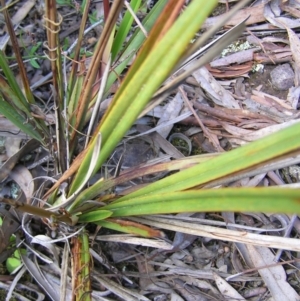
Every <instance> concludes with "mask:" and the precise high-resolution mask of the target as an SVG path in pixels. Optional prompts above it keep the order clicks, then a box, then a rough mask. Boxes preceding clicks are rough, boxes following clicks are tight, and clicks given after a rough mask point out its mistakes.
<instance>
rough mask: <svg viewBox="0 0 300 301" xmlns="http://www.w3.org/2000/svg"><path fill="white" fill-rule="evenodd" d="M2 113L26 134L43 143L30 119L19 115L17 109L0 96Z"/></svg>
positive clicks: (0, 110)
mask: <svg viewBox="0 0 300 301" xmlns="http://www.w3.org/2000/svg"><path fill="white" fill-rule="evenodd" d="M11 96H13V93H12V94H11ZM0 113H1V114H2V115H4V116H5V117H6V118H7V119H8V120H10V121H11V122H12V123H13V124H14V125H16V126H17V127H18V128H19V129H20V130H22V131H23V132H24V133H26V134H27V135H29V136H30V137H32V138H34V139H36V140H38V141H40V142H41V143H43V139H42V137H41V136H40V135H39V133H38V132H37V131H36V129H35V127H34V126H33V125H32V124H31V123H29V122H28V118H25V117H24V116H23V115H22V114H21V113H19V112H18V111H17V110H16V108H15V107H13V106H12V105H11V104H9V103H8V102H7V101H6V100H4V99H3V97H2V95H1V94H0Z"/></svg>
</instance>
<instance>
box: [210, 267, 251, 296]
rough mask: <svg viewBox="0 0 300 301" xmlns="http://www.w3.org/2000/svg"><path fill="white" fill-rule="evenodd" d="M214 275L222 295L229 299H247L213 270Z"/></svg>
mask: <svg viewBox="0 0 300 301" xmlns="http://www.w3.org/2000/svg"><path fill="white" fill-rule="evenodd" d="M213 276H214V279H215V282H216V285H217V287H218V289H219V291H220V292H221V294H222V296H224V297H225V298H226V299H227V300H246V299H244V297H243V296H242V295H240V294H239V293H238V292H237V291H236V290H235V289H234V288H233V287H232V286H231V285H230V284H229V283H228V282H227V281H225V280H224V279H223V278H222V277H220V276H219V275H218V274H217V273H214V272H213Z"/></svg>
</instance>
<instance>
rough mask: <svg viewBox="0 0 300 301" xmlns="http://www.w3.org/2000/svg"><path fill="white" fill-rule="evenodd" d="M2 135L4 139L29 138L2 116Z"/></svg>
mask: <svg viewBox="0 0 300 301" xmlns="http://www.w3.org/2000/svg"><path fill="white" fill-rule="evenodd" d="M0 129H1V131H0V133H1V136H4V137H15V138H17V137H18V138H22V139H25V138H28V136H27V135H26V134H25V133H23V132H21V131H20V129H19V128H18V127H16V126H15V125H14V124H13V123H12V122H10V121H9V120H8V119H6V118H5V117H2V116H0Z"/></svg>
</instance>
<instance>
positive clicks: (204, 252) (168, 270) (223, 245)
mask: <svg viewBox="0 0 300 301" xmlns="http://www.w3.org/2000/svg"><path fill="white" fill-rule="evenodd" d="M220 2H225V1H220ZM229 2H231V1H229ZM252 2H253V3H252V4H254V2H255V4H256V5H257V6H256V7H257V11H256V15H257V16H260V15H261V16H262V17H261V20H260V21H257V23H256V22H255V21H253V22H252V21H251V22H252V23H251V22H249V25H248V28H247V29H248V31H247V32H245V33H244V35H243V36H242V37H241V39H240V40H239V41H237V45H241V44H243V43H245V42H246V41H247V39H248V38H249V36H256V38H255V41H256V42H255V43H254V42H253V41H254V40H253V39H252V40H251V43H250V44H251V45H250V49H253V47H256V50H255V52H254V53H256V54H259V55H261V56H260V57H258V56H257V57H255V55H254V54H252V56H249V58H247V59H243V58H242V53H243V51H246V50H240V49H238V51H234V50H233V48H232V47H231V48H230V53H229V54H227V57H228V55H230V56H231V57H233V61H234V62H233V63H230V62H229V63H227V64H226V63H225V64H224V63H223V65H222V66H219V67H216V66H212V65H210V66H209V65H208V66H206V67H207V69H208V70H209V71H210V72H211V73H206V71H205V70H207V69H205V70H204V71H203V72H201V73H197V72H195V73H194V74H193V76H191V77H190V78H188V79H187V81H186V83H185V84H184V85H183V89H184V91H185V93H186V95H187V96H188V97H189V99H193V100H196V102H198V103H199V104H200V105H205V104H209V105H210V106H211V107H214V109H215V111H214V112H210V113H208V112H206V111H205V109H203V107H201V106H200V105H199V106H198V107H197V106H196V105H195V108H198V109H199V111H198V112H199V116H200V117H201V118H203V123H204V125H205V126H206V127H208V128H209V130H210V131H211V134H212V135H214V136H215V137H217V140H218V143H217V144H213V143H212V142H211V140H210V139H208V138H207V137H205V135H204V134H203V132H202V130H201V129H200V127H199V126H198V124H197V121H195V119H194V118H193V117H189V118H187V119H184V120H181V121H180V122H179V123H176V124H174V125H172V127H171V128H170V130H169V133H168V134H166V135H165V138H168V137H169V136H170V134H174V133H176V134H178V133H180V134H181V135H182V134H184V135H185V136H184V138H183V136H175V138H174V139H173V140H172V139H171V140H170V139H169V142H171V143H172V144H173V145H174V146H175V147H176V148H177V149H178V151H180V152H182V153H184V154H188V153H189V149H188V148H189V143H191V146H192V149H191V150H190V151H191V152H192V154H200V153H214V152H216V151H220V150H221V151H224V150H225V151H226V150H229V149H232V148H235V147H239V146H240V145H242V144H244V143H245V141H244V140H243V138H244V135H245V132H243V131H242V130H245V131H249V132H247V133H254V132H256V131H258V130H260V129H263V128H268V127H269V126H272V125H275V124H284V123H286V122H289V121H290V120H297V119H298V118H299V111H298V109H299V105H298V99H299V91H298V92H297V91H295V90H294V87H295V88H299V86H297V83H298V81H297V78H298V76H299V74H297V70H299V69H297V68H296V67H297V62H294V58H295V55H299V54H297V53H296V52H295V50H294V48H293V47H292V46H293V45H291V40H289V36H288V34H287V33H286V32H285V31H284V30H282V29H279V28H278V27H276V26H271V27H270V18H271V17H270V15H266V11H265V10H264V9H265V7H264V6H265V5H268V4H267V3H266V2H267V1H252ZM271 2H272V5H273V6H272V7H273V8H274V7H275V8H277V9H279V8H280V6H279V5H278V3H279V2H283V1H271ZM74 3H75V4H74ZM74 3H73V2H72V3H70V4H69V5H68V4H67V3H62V5H61V6H60V8H59V11H60V13H61V14H62V15H63V16H64V22H63V24H62V27H61V43H62V45H63V47H65V48H66V49H67V48H68V47H69V46H70V45H71V44H72V43H73V42H74V41H75V39H76V37H77V32H78V28H79V25H80V19H81V14H80V12H79V11H78V10H77V11H76V5H79V4H78V3H76V2H74ZM22 4H24V3H23V2H21V3H19V4H18V6H15V8H14V10H15V11H18V9H20V7H21V5H22ZM231 5H232V3H230V6H231ZM285 6H286V7H292V8H293V9H294V10H289V13H288V10H287V9H285V10H283V9H282V11H281V16H283V17H284V18H287V19H296V18H297V15H296V13H298V18H299V14H300V5H299V3H298V2H297V1H287V3H285ZM254 7H255V6H254ZM77 8H78V7H77ZM248 8H250V5H249V6H248ZM275 8H274V9H275ZM281 8H282V7H281ZM42 10H43V8H42V7H40V5H39V6H38V5H36V6H35V7H34V8H31V9H30V10H29V12H28V14H26V17H25V18H24V20H22V21H21V22H22V23H21V24H22V28H23V34H22V35H19V37H20V40H19V42H20V44H23V45H24V46H25V47H24V49H23V51H24V56H25V54H26V55H27V56H28V58H29V62H28V63H27V65H26V66H27V71H28V76H29V80H30V84H31V85H33V86H34V92H35V96H36V97H38V98H39V99H40V101H41V103H42V104H44V105H45V106H44V110H45V111H47V110H48V109H49V112H51V108H47V105H49V103H48V99H49V96H50V94H51V90H50V88H49V85H48V84H47V80H48V78H47V75H48V74H49V73H50V65H49V62H48V61H47V60H46V59H45V58H44V57H40V56H42V55H43V48H42V45H40V47H38V48H37V49H36V50H35V51H34V50H33V48H34V46H35V45H39V43H40V42H42V41H43V40H44V39H45V32H44V28H43V26H42V17H41V16H42V14H43V12H42ZM224 11H226V6H225V4H219V6H218V8H217V9H216V11H215V12H214V17H215V16H216V17H218V16H220V15H221V14H222V13H223V12H224ZM97 12H98V16H97ZM91 14H92V16H91V19H92V17H93V18H97V17H98V18H99V17H101V4H99V3H94V4H93V5H92V8H91ZM264 14H265V18H264ZM273 18H276V17H275V16H273ZM91 21H92V20H91ZM236 23H237V21H236V22H235V20H231V23H230V25H235V24H236ZM287 24H289V23H287ZM258 25H261V26H265V29H264V28H263V29H260V28H261V27H258ZM204 27H205V26H204ZM227 28H228V27H225V29H224V30H225V31H226V30H227ZM293 30H294V33H295V36H296V37H298V41H295V40H293V41H294V42H293V43H295V45H296V48H297V47H298V48H297V49H298V50H299V49H300V48H299V45H300V41H299V31H297V28H295V29H293ZM24 32H25V33H26V34H24ZM100 32H101V25H99V26H98V27H97V28H96V29H95V30H93V31H91V32H90V33H89V34H88V35H87V36H86V41H85V44H86V49H87V50H88V51H92V50H93V46H94V45H95V42H96V41H97V38H98V36H99V33H100ZM4 34H5V29H4V28H3V35H4ZM214 38H215V37H214ZM297 43H298V44H297ZM30 49H31V50H30ZM26 51H27V53H26ZM6 53H7V55H11V53H10V47H9V44H8V46H7V48H6ZM278 54H282V56H281V57H280V55H278ZM36 59H37V60H36ZM219 59H221V57H217V58H216V59H215V61H216V60H219ZM12 63H13V62H12ZM36 63H37V64H38V65H36ZM283 63H287V64H288V66H287V67H286V68H289V67H291V68H292V70H294V74H293V78H288V79H287V78H286V77H285V78H283V79H282V81H281V83H282V82H283V81H286V82H287V83H286V85H287V86H286V87H285V88H284V89H281V90H280V89H279V88H278V87H276V85H274V81H272V78H271V75H270V73H271V72H272V71H273V70H274V69H275V68H276V67H278V66H279V65H281V64H283ZM298 63H299V62H298ZM257 64H261V65H262V66H261V67H262V69H260V70H258V69H257V70H254V68H253V67H254V66H257ZM295 66H296V67H295ZM298 67H299V66H298ZM14 71H15V72H16V73H17V69H14ZM211 74H213V75H214V76H215V79H216V80H217V81H216V82H215V84H214V86H213V85H209V86H205V84H204V82H205V81H206V80H207V79H208V77H209V76H211ZM278 76H279V75H278ZM221 89H224V90H222V91H223V96H224V98H222V99H221V100H220V99H219V100H217V101H216V100H215V97H214V95H215V93H218V91H220V90H221ZM111 93H112V94H113V93H114V91H111ZM175 95H176V92H174V94H172V95H171V97H170V98H168V99H167V100H166V102H165V104H164V105H165V106H164V107H161V108H164V109H163V110H164V111H167V109H166V108H167V106H168V105H169V106H174V108H175V109H176V110H177V108H178V106H182V107H184V105H183V104H182V102H183V101H182V99H181V104H178V103H177V101H176V97H175ZM225 98H226V104H227V105H224V106H223V108H222V109H224V110H225V114H226V115H227V117H226V118H225V117H224V116H223V117H222V116H220V115H218V114H217V113H218V112H219V113H220V112H222V109H221V106H219V102H220V101H225ZM249 99H250V100H251V101H250V100H249ZM218 101H219V102H218ZM237 103H238V104H239V106H240V107H239V112H238V115H237V116H239V117H240V118H241V119H240V121H239V122H237V121H235V120H234V119H233V117H235V116H233V114H232V111H230V110H231V109H233V108H236V107H235V104H237ZM246 111H247V112H246ZM180 112H182V111H181V110H179V111H178V114H177V115H179V113H180ZM249 112H251V113H252V114H253V119H252V120H251V119H247V120H246V117H245V116H246V115H247V114H249ZM46 113H47V112H46ZM171 115H172V114H171V113H170V115H169V116H167V117H164V118H167V119H172V118H175V117H176V116H173V115H172V116H171ZM147 118H148V119H146V120H147V123H148V125H149V120H150V121H151V122H152V123H151V122H150V125H151V127H154V125H153V122H154V123H155V124H156V123H157V122H158V120H159V119H160V118H162V115H161V112H160V110H159V109H158V110H157V111H152V112H150V113H149V115H148V117H147ZM224 124H225V125H224ZM230 126H231V127H230ZM238 129H240V130H241V131H239V130H238ZM0 130H1V129H0ZM3 131H8V129H7V128H3ZM157 132H158V133H160V134H162V133H161V132H160V129H159V130H157ZM262 135H263V134H261V133H260V132H257V137H256V138H255V139H258V138H260V137H262ZM18 137H21V138H22V136H18ZM14 138H15V137H14ZM23 138H24V137H23ZM7 139H8V138H7ZM9 139H11V138H9ZM151 139H154V138H153V137H152V138H151ZM151 139H149V137H148V138H143V139H139V140H136V141H134V142H133V143H131V144H129V143H128V147H127V153H126V160H125V163H124V165H125V164H126V165H127V166H123V168H124V169H125V168H128V167H132V166H135V165H139V164H142V163H145V162H146V161H148V160H150V159H153V158H155V157H158V156H159V150H157V145H154V146H153V145H152V142H151V141H152V140H151ZM176 139H177V140H176ZM245 140H247V139H245ZM9 141H11V140H9ZM170 147H171V146H170ZM10 149H11V144H10V143H6V145H5V147H4V149H3V160H5V158H8V157H9V155H8V154H7V151H8V150H10ZM118 151H119V154H120V153H122V152H123V150H122V148H121V149H119V150H117V152H116V154H115V156H116V157H115V158H112V162H113V163H112V164H117V162H118V160H119V157H118ZM181 155H182V154H181ZM119 156H120V155H119ZM36 172H37V175H43V174H44V171H42V170H41V169H38V168H36ZM112 172H113V171H112ZM33 173H34V172H33ZM164 175H165V174H163V173H161V174H157V175H155V177H154V179H156V178H159V177H163V176H164ZM151 180H153V178H147V179H146V178H144V179H137V180H135V182H134V183H133V185H136V184H140V183H147V182H149V181H151ZM10 183H11V181H7V182H6V183H5V184H3V185H2V186H3V188H2V192H3V195H4V194H8V193H10V189H11V185H10ZM286 183H290V184H291V183H299V166H298V165H294V166H292V168H290V169H288V168H286V169H284V170H282V169H281V170H280V171H274V172H269V173H264V174H263V175H256V176H254V177H253V176H251V177H248V178H243V179H238V180H234V181H232V182H231V183H230V184H228V186H249V187H251V186H268V185H280V184H286ZM131 185H132V183H127V184H126V185H124V186H122V187H118V189H120V190H122V189H125V188H129V187H131ZM4 192H5V193H4ZM174 218H175V217H174ZM177 218H178V219H183V221H185V222H191V218H192V219H193V220H192V221H193V222H195V223H198V224H202V225H205V226H207V225H208V226H211V227H219V228H223V229H228V230H235V231H236V232H237V233H238V231H245V229H247V231H249V232H250V233H263V234H268V236H274V237H275V238H274V239H275V241H276V238H277V241H279V240H280V238H281V237H282V236H286V237H292V238H295V239H298V237H299V231H300V220H299V219H298V218H297V216H287V215H279V214H278V215H268V214H262V213H261V214H252V213H245V214H233V213H223V214H215V213H210V214H203V213H197V214H194V215H192V214H190V215H179V216H177ZM237 224H238V226H236V225H237ZM205 226H203V227H205ZM32 227H33V232H35V233H37V234H49V233H50V231H49V229H48V228H47V226H46V225H44V224H41V223H40V221H39V220H34V222H33V225H32ZM289 228H291V229H292V230H290V231H289V230H287V229H289ZM88 231H89V233H90V238H91V239H94V244H93V250H94V251H95V253H96V254H97V256H96V255H95V256H94V255H93V256H94V262H93V267H92V270H93V271H94V278H93V282H92V283H93V290H95V291H97V292H98V295H97V294H96V295H95V296H94V297H95V300H155V301H163V300H187V301H190V300H191V301H192V300H199V301H206V300H251V301H252V300H253V301H258V300H291V301H292V300H300V297H299V295H298V294H299V293H300V289H299V287H300V283H299V277H300V274H299V268H300V265H299V252H298V253H297V252H295V251H294V249H288V251H280V250H279V251H278V248H268V247H267V246H260V247H254V246H252V245H251V244H248V245H247V244H242V243H240V242H232V241H231V240H230V239H228V240H226V237H225V239H222V240H220V239H216V237H205V236H196V235H188V234H182V233H180V232H174V231H166V242H167V243H169V244H170V245H172V246H173V249H172V250H164V249H162V248H161V249H160V248H159V247H155V248H153V247H148V246H142V242H141V241H138V242H137V243H133V244H130V243H129V238H128V240H126V241H127V242H126V243H121V242H106V241H105V240H109V237H108V236H111V235H112V234H115V233H111V232H108V231H102V230H101V231H100V232H99V233H98V232H97V231H98V229H96V227H94V226H91V227H89V228H88ZM211 231H213V229H212V230H211ZM208 232H209V231H208ZM0 234H1V232H0ZM1 235H3V234H1ZM3 237H4V235H3ZM124 237H125V236H124ZM110 239H113V241H121V239H120V238H119V237H114V236H111V238H110ZM124 239H125V238H124ZM102 240H103V241H102ZM234 241H236V240H234ZM37 250H39V251H40V252H41V253H43V252H44V253H45V254H46V255H47V256H49V257H52V256H53V254H51V252H50V251H49V249H47V248H44V247H41V246H40V247H38V248H37ZM57 250H58V251H59V252H60V253H62V248H61V245H59V244H58V245H57ZM289 250H291V251H289ZM1 256H2V257H1V259H2V260H1V261H2V262H3V263H4V262H5V260H6V258H7V256H8V254H7V253H5V252H3V253H2V254H1ZM274 256H278V260H275V258H274ZM284 261H285V262H284ZM41 266H42V269H44V270H47V269H48V268H49V270H51V269H53V270H52V273H53V275H55V277H56V278H57V279H58V278H59V275H58V274H57V271H55V270H54V268H53V266H52V265H49V267H48V266H47V265H46V264H42V265H41ZM285 278H286V280H287V281H285ZM268 279H269V281H268ZM12 280H13V277H12V276H10V275H8V272H7V270H6V269H5V267H4V265H3V267H2V270H1V271H0V283H1V286H0V288H1V289H2V290H4V289H7V288H8V286H9V285H10V284H11V281H12ZM226 280H227V281H226ZM31 281H32V278H31V276H29V275H28V274H25V276H23V277H22V279H21V280H20V283H22V284H24V286H21V284H19V285H18V286H17V289H16V292H18V293H20V294H24V292H26V297H27V298H28V299H29V300H42V299H43V297H44V295H43V294H44V292H43V290H41V289H40V288H38V287H39V286H38V284H36V283H35V284H32V283H30V282H31ZM114 285H117V286H119V287H120V288H122V289H120V290H118V289H116V288H115V287H114ZM278 288H279V291H280V292H278V291H277V290H276V289H278ZM36 290H38V291H39V290H40V291H41V295H39V296H38V297H37V295H36V294H35V291H36ZM100 292H101V294H102V296H100V295H101V294H100ZM112 292H113V293H112ZM142 296H143V298H144V299H141V298H142ZM38 298H41V299H38ZM45 298H46V299H47V297H45ZM2 299H3V300H4V298H2ZM2 299H1V300H2ZM16 299H17V300H21V299H20V297H18V296H16ZM28 299H25V300H28ZM12 300H13V299H12ZM23 300H24V299H23Z"/></svg>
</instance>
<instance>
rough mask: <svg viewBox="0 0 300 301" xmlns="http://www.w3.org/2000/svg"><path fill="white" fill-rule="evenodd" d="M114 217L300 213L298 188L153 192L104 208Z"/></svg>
mask: <svg viewBox="0 0 300 301" xmlns="http://www.w3.org/2000/svg"><path fill="white" fill-rule="evenodd" d="M103 210H110V211H112V212H113V214H112V216H111V217H124V216H135V215H148V214H165V213H180V212H215V211H234V212H241V211H248V212H273V213H275V212H281V213H283V212H284V213H290V214H299V213H300V197H299V190H298V189H287V188H285V189H284V188H270V187H268V188H224V189H207V190H205V189H203V190H191V191H177V192H172V193H171V192H170V193H154V194H151V195H146V196H140V197H136V198H133V199H129V200H125V201H122V202H115V203H112V204H109V205H107V206H104V207H103Z"/></svg>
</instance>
